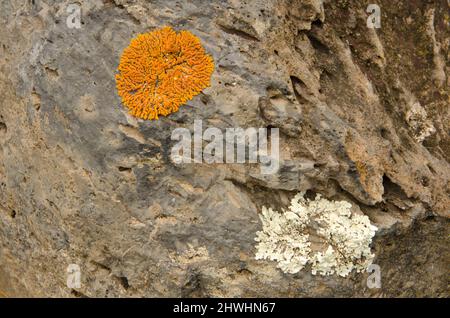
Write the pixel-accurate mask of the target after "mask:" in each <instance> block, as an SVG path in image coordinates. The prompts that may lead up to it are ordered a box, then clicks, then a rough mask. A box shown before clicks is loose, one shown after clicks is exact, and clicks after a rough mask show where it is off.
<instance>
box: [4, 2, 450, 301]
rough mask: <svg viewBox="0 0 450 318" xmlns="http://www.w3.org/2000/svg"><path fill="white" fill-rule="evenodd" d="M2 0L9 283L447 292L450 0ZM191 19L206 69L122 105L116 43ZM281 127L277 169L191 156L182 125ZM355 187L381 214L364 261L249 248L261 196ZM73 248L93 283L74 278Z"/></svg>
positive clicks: (370, 212) (95, 290) (120, 293)
mask: <svg viewBox="0 0 450 318" xmlns="http://www.w3.org/2000/svg"><path fill="white" fill-rule="evenodd" d="M78 2H79V3H80V4H81V18H82V24H81V28H80V29H76V28H72V29H71V28H69V27H68V26H67V24H66V19H67V17H68V16H69V13H68V12H67V7H68V6H69V4H71V3H72V2H71V1H51V0H47V1H44V0H34V1H8V0H7V1H2V2H1V3H0V24H1V26H2V28H0V97H1V99H0V297H13V296H31V297H38V296H44V297H49V296H52V297H55V296H61V297H85V296H87V297H138V296H139V297H141V296H146V297H180V296H184V297H207V296H210V297H223V296H226V297H306V296H308V297H325V296H330V297H351V296H364V297H414V296H416V297H423V296H435V297H449V296H450V291H449V288H448V286H449V279H448V268H449V264H450V252H449V239H450V228H449V217H450V199H449V197H450V169H449V168H450V164H449V160H450V137H449V132H450V115H449V101H450V99H449V92H450V90H449V88H450V79H449V71H450V64H449V57H450V51H449V44H450V28H449V23H450V16H449V12H450V10H449V9H450V3H449V2H448V1H446V0H436V1H423V0H408V1H406V0H405V1H391V0H379V1H377V3H378V5H379V6H380V8H381V28H379V29H370V28H368V27H367V23H366V20H367V18H368V17H369V15H370V13H367V12H366V8H367V5H368V3H367V1H358V0H336V1H327V0H324V1H321V0H252V1H250V0H248V1H246V0H242V1H235V0H225V1H201V0H189V1H188V0H186V1H182V0H180V1H175V0H169V1H168V0H156V1H144V0H133V1H132V0H114V1H112V0H104V1H100V0H95V1H83V0H82V1H78ZM165 25H169V26H172V27H173V28H174V29H175V30H182V29H186V30H189V31H191V32H192V33H194V34H195V35H197V36H198V37H199V38H200V39H201V41H202V43H203V45H204V47H205V49H206V50H207V52H208V53H209V54H211V55H212V56H213V58H214V61H215V71H214V73H213V76H212V81H211V87H209V88H207V89H206V90H204V91H203V93H201V94H200V95H198V96H197V97H195V98H194V99H193V100H191V101H190V102H189V103H188V104H187V105H185V106H182V107H181V108H180V111H179V112H177V113H175V114H173V115H171V116H169V117H163V118H161V119H160V120H158V121H142V120H138V119H136V118H133V117H131V116H129V115H128V114H127V111H126V109H125V108H124V107H123V106H122V105H121V101H120V98H119V97H118V95H117V91H116V87H115V85H116V83H115V74H116V70H117V67H118V63H119V59H120V56H121V54H122V52H123V50H124V48H126V47H127V46H128V45H129V42H130V40H131V39H132V38H133V37H135V36H136V35H137V34H139V33H143V32H148V31H151V30H154V29H156V28H160V27H162V26H165ZM195 119H201V120H202V121H203V129H206V128H208V127H217V128H219V129H221V130H225V129H226V128H230V127H242V128H248V127H268V128H279V130H280V170H279V171H278V173H277V174H274V175H263V174H261V171H260V167H259V165H255V164H185V165H176V164H174V163H173V162H172V160H171V158H170V153H171V148H172V146H173V145H174V144H175V142H176V141H172V140H171V134H172V131H173V129H175V128H178V127H185V128H188V129H190V130H191V131H192V129H193V123H194V120H195ZM299 191H306V192H307V195H309V196H313V195H314V194H315V193H320V194H322V195H323V196H324V197H326V198H328V199H330V200H331V199H332V200H347V201H349V202H351V203H352V205H353V206H354V207H355V208H356V209H359V210H361V212H362V213H364V214H366V215H367V216H368V217H369V218H370V220H371V222H372V223H373V224H375V225H376V226H377V227H378V228H379V230H378V232H377V234H376V237H375V239H374V241H373V251H374V252H375V254H376V258H375V260H374V263H375V264H378V265H379V266H380V269H381V282H382V286H381V288H379V289H369V288H368V287H367V284H366V280H367V278H368V275H369V274H368V273H364V274H357V273H352V274H351V275H350V276H349V277H346V278H342V277H336V276H329V277H322V276H313V275H312V274H311V272H310V271H308V270H303V271H301V272H299V273H297V274H294V275H291V274H285V273H283V272H282V271H280V270H279V269H277V268H276V263H275V262H271V261H257V260H255V240H254V239H255V233H256V232H257V231H259V230H260V229H261V223H260V220H259V218H258V214H259V213H260V211H261V208H262V206H267V207H272V208H274V209H277V210H281V209H282V208H286V207H287V206H288V205H289V201H290V199H291V198H292V197H293V196H294V195H295V194H296V193H298V192H299ZM69 264H78V265H79V266H80V268H81V279H82V286H81V288H79V289H71V288H68V287H67V285H66V279H67V267H68V266H69Z"/></svg>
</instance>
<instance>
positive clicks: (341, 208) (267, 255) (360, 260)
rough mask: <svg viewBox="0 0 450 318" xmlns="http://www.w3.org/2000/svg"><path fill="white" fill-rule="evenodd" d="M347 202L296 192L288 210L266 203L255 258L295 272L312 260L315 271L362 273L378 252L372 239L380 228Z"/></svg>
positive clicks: (321, 272)
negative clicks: (269, 261) (274, 262)
mask: <svg viewBox="0 0 450 318" xmlns="http://www.w3.org/2000/svg"><path fill="white" fill-rule="evenodd" d="M351 207H352V205H351V204H350V203H348V202H346V201H329V200H327V199H324V198H322V197H321V196H320V195H317V196H316V198H315V199H314V200H308V199H305V198H304V193H299V194H297V195H296V196H295V197H294V198H293V199H292V201H291V206H290V207H289V210H288V211H283V212H282V213H280V212H277V211H273V210H272V209H267V208H265V207H263V209H262V213H261V215H260V218H261V221H262V225H263V229H262V231H259V232H257V233H256V239H255V240H256V241H257V242H258V244H257V245H256V249H257V253H256V259H268V260H272V261H276V262H277V263H278V268H280V269H281V270H282V271H283V272H285V273H290V274H294V273H297V272H299V271H300V270H302V269H303V268H304V267H305V266H306V265H308V264H310V266H311V272H312V274H314V275H316V274H319V275H332V274H337V275H340V276H344V277H345V276H347V275H348V274H349V273H350V272H351V271H352V270H356V271H357V272H361V271H364V270H366V269H367V267H368V266H369V265H370V264H371V262H372V260H373V258H374V255H373V254H372V253H371V250H370V243H371V242H372V238H373V237H374V235H375V232H376V230H377V228H376V227H375V226H373V225H372V224H370V221H369V218H368V217H367V216H365V215H359V214H356V213H352V211H351Z"/></svg>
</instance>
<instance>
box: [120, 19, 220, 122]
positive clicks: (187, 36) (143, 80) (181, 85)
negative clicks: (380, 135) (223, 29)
mask: <svg viewBox="0 0 450 318" xmlns="http://www.w3.org/2000/svg"><path fill="white" fill-rule="evenodd" d="M213 70H214V62H213V59H212V57H211V56H209V55H207V54H206V52H205V49H204V48H203V46H202V45H201V43H200V39H199V38H198V37H196V36H195V35H193V34H192V33H191V32H189V31H181V32H180V33H176V32H175V31H174V30H173V29H172V28H171V27H164V28H162V29H158V30H155V31H152V32H149V33H145V34H139V35H138V36H137V37H136V38H134V39H133V40H131V43H130V45H129V46H128V47H127V48H126V49H125V50H124V52H123V54H122V57H121V59H120V64H119V72H120V73H119V74H117V75H116V82H117V90H118V93H119V96H120V97H121V98H122V103H123V104H124V105H125V106H126V107H127V108H128V109H129V113H130V114H131V115H133V116H136V117H140V118H143V119H158V116H159V115H162V116H167V115H169V114H171V113H173V112H176V111H178V108H179V107H180V106H181V105H183V104H185V103H186V102H187V101H188V100H190V99H192V98H193V97H194V96H196V95H197V94H199V93H200V92H201V91H202V90H203V89H205V88H206V87H208V86H209V85H210V78H211V74H212V72H213Z"/></svg>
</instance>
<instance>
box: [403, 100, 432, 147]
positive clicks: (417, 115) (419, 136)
mask: <svg viewBox="0 0 450 318" xmlns="http://www.w3.org/2000/svg"><path fill="white" fill-rule="evenodd" d="M406 122H407V123H408V125H409V127H410V128H411V130H412V132H413V134H414V139H415V140H416V141H417V142H422V141H424V140H425V138H427V137H429V136H431V135H432V134H434V133H435V132H436V128H435V127H434V126H433V123H432V122H431V120H430V119H428V118H427V112H426V111H425V109H424V108H423V107H422V105H420V103H418V102H417V103H414V104H412V106H411V107H410V108H409V109H408V111H407V112H406Z"/></svg>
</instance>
